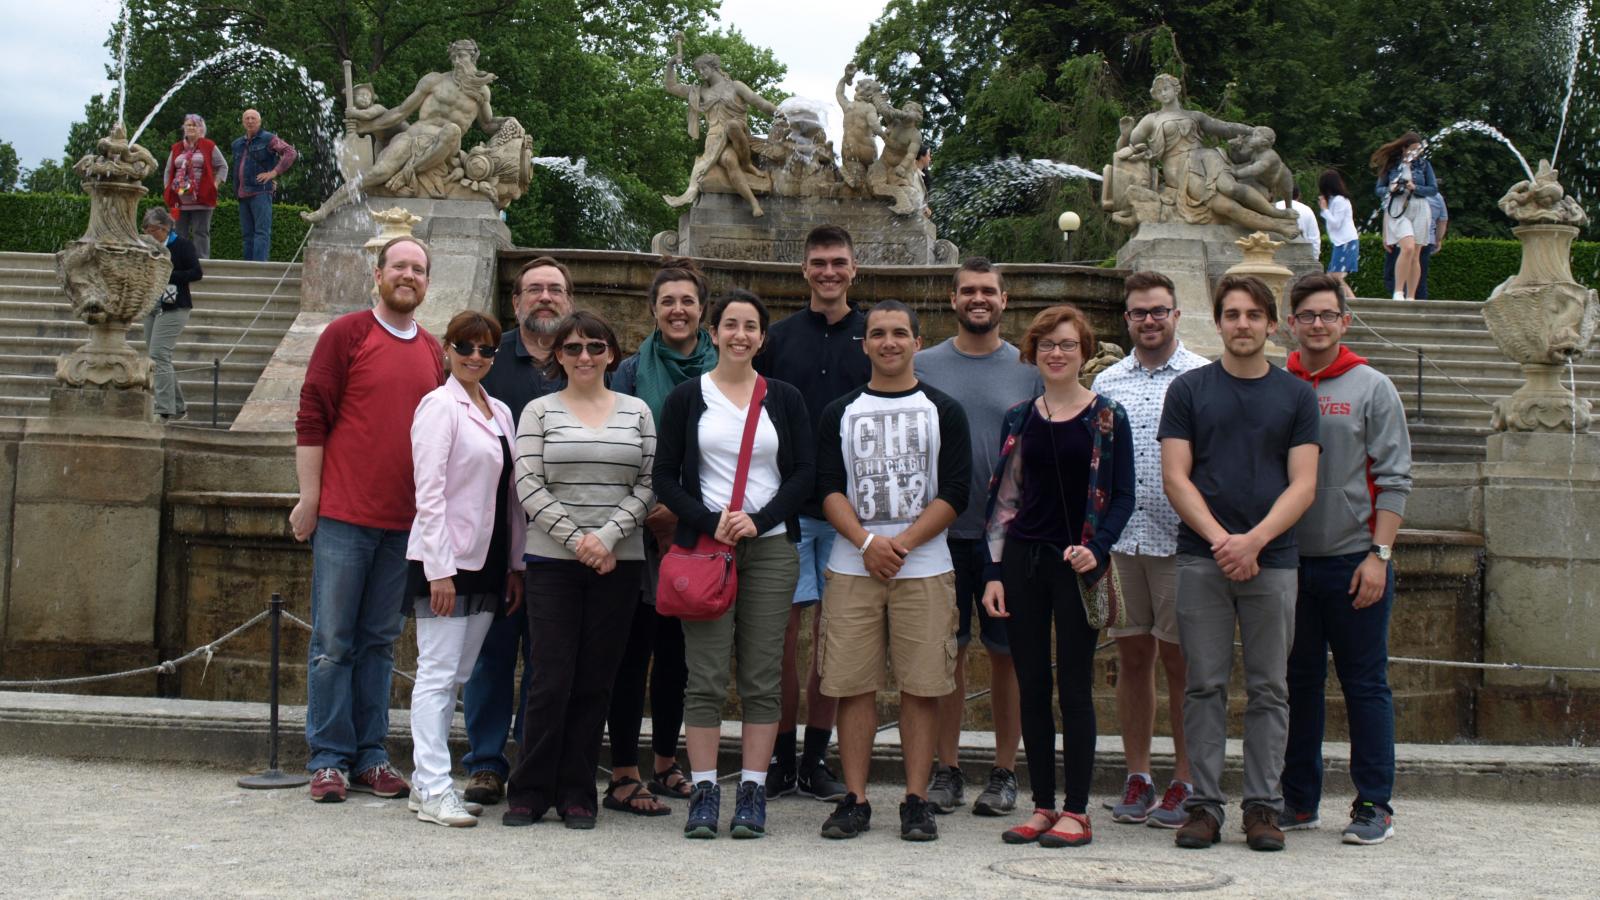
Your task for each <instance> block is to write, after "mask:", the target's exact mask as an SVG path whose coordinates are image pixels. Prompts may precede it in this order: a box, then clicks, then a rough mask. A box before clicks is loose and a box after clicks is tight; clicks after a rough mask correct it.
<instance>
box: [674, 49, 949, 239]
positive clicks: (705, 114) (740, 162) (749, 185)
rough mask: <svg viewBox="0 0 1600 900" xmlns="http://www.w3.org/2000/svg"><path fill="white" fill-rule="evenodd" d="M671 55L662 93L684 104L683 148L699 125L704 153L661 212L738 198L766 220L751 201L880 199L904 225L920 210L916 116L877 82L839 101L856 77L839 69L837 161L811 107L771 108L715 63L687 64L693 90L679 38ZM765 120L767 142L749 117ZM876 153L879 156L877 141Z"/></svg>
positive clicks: (910, 104) (787, 104) (712, 57)
mask: <svg viewBox="0 0 1600 900" xmlns="http://www.w3.org/2000/svg"><path fill="white" fill-rule="evenodd" d="M676 37H677V40H678V52H677V54H676V55H674V56H673V57H672V58H671V59H670V60H669V61H668V63H667V70H666V78H665V85H664V86H665V88H666V90H667V92H668V93H670V94H672V95H674V96H677V97H682V98H684V99H685V100H687V101H688V102H689V109H688V127H689V136H690V137H691V138H699V137H700V120H701V119H702V118H704V119H705V123H706V137H705V145H704V149H703V150H702V151H701V153H700V156H699V157H698V158H697V159H695V161H694V168H693V169H691V170H690V172H689V186H688V189H687V190H685V191H684V192H683V193H682V194H679V195H678V196H676V197H665V196H664V197H663V198H662V199H664V200H666V201H667V203H668V205H670V206H674V207H678V206H688V205H690V204H692V203H694V201H695V199H696V198H697V197H699V196H700V195H701V194H702V193H705V192H729V193H737V194H739V196H741V197H743V198H744V199H745V201H746V202H747V203H749V204H750V213H751V215H753V216H755V217H757V218H760V217H761V216H762V215H764V213H763V211H762V209H761V202H760V201H759V200H757V199H756V194H757V193H770V194H776V195H778V196H784V197H831V198H841V197H857V198H884V199H887V200H889V201H890V202H891V204H892V206H891V210H892V211H893V212H894V213H895V214H897V215H902V216H908V215H912V214H914V213H917V212H918V211H920V210H921V209H922V205H923V185H922V177H921V174H920V173H919V172H918V171H917V169H916V159H917V156H918V153H919V152H920V150H921V148H922V106H921V104H918V103H916V102H914V101H907V102H906V103H905V104H903V105H902V106H900V107H899V108H898V109H897V108H895V107H894V106H893V105H891V104H890V102H889V98H888V96H887V95H886V94H885V93H884V91H883V89H882V88H881V87H880V86H879V85H878V83H877V82H876V81H873V80H872V79H870V78H863V79H861V80H860V81H859V82H856V83H855V86H854V88H855V96H854V97H853V98H852V97H850V96H847V94H846V90H847V89H848V88H850V86H851V84H850V83H851V81H852V80H853V79H854V78H855V76H856V67H855V66H854V65H849V66H846V67H845V70H844V76H843V77H842V78H840V79H839V84H838V87H837V88H836V89H835V91H834V96H835V98H836V99H837V100H838V102H839V107H840V109H841V110H842V111H843V113H844V135H843V140H842V141H841V142H840V143H841V146H840V148H839V152H838V153H837V154H836V153H835V152H834V149H833V144H832V142H831V141H829V140H828V138H827V136H826V134H825V130H824V118H823V116H824V115H825V111H824V110H823V109H822V108H821V106H820V105H819V104H815V103H810V102H807V101H805V100H802V99H800V98H796V97H790V98H789V99H787V100H785V101H783V102H782V103H778V104H773V103H772V102H771V101H769V100H767V99H766V98H764V97H762V96H761V95H759V94H757V93H756V92H755V91H753V90H751V89H750V86H749V85H747V84H745V83H744V82H742V81H738V80H736V79H734V78H730V77H729V76H728V74H727V73H726V72H724V71H723V70H722V60H721V59H720V58H719V57H718V56H717V55H716V54H715V53H704V54H701V55H700V56H697V57H695V60H694V64H693V65H694V71H695V75H696V76H698V78H699V83H697V84H683V83H681V82H680V81H678V67H679V66H680V65H682V64H683V36H682V35H681V34H680V35H677V36H676ZM752 106H753V107H755V108H756V109H758V110H760V111H762V112H764V113H766V114H768V115H770V116H772V127H771V129H770V130H769V131H768V133H767V135H766V136H765V137H759V136H756V135H754V134H752V133H751V131H750V122H749V109H750V107H752ZM879 138H881V139H882V140H883V150H882V152H881V153H880V152H879V150H878V139H879Z"/></svg>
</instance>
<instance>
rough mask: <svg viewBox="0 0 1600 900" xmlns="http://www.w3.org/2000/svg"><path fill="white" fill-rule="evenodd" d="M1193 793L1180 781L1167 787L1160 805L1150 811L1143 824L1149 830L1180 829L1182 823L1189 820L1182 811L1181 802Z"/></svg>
mask: <svg viewBox="0 0 1600 900" xmlns="http://www.w3.org/2000/svg"><path fill="white" fill-rule="evenodd" d="M1193 793H1194V791H1192V790H1190V789H1189V786H1188V785H1186V784H1184V783H1183V782H1181V781H1174V782H1172V783H1171V784H1169V785H1167V792H1166V793H1165V794H1162V795H1161V803H1160V804H1159V805H1157V806H1156V808H1155V809H1152V810H1150V818H1149V819H1147V820H1145V824H1146V825H1148V826H1150V827H1151V828H1182V827H1183V823H1184V822H1187V821H1188V820H1189V815H1188V813H1185V812H1184V811H1183V801H1185V800H1187V799H1189V795H1190V794H1193Z"/></svg>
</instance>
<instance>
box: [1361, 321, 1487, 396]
mask: <svg viewBox="0 0 1600 900" xmlns="http://www.w3.org/2000/svg"><path fill="white" fill-rule="evenodd" d="M1350 315H1351V316H1352V317H1353V318H1354V319H1355V320H1356V321H1357V322H1359V323H1360V324H1361V327H1362V328H1365V329H1366V330H1368V331H1370V332H1372V336H1373V337H1375V338H1377V339H1378V340H1380V341H1383V342H1384V343H1385V344H1388V345H1389V346H1391V347H1393V348H1395V349H1396V350H1404V351H1405V352H1407V353H1415V354H1417V359H1418V361H1419V362H1424V363H1427V364H1428V365H1430V366H1432V367H1433V368H1434V369H1435V370H1436V371H1438V373H1439V374H1440V375H1442V376H1443V377H1444V380H1446V381H1448V382H1450V383H1451V384H1453V385H1455V386H1456V387H1458V388H1461V389H1462V390H1463V391H1466V392H1467V394H1468V395H1469V396H1471V397H1472V398H1473V399H1474V400H1477V401H1478V402H1479V403H1482V404H1483V405H1484V406H1488V407H1493V406H1494V401H1493V400H1489V399H1487V398H1485V397H1484V396H1483V395H1482V394H1479V393H1478V392H1477V391H1474V390H1473V389H1472V388H1470V387H1467V386H1466V385H1464V384H1462V383H1461V382H1459V381H1457V380H1456V379H1454V378H1452V377H1451V376H1450V373H1448V372H1446V371H1445V370H1444V369H1441V368H1439V364H1438V363H1436V362H1434V361H1433V360H1431V359H1428V358H1427V354H1425V353H1423V351H1422V348H1421V347H1407V346H1405V345H1404V344H1396V343H1395V342H1394V341H1391V340H1389V339H1388V338H1386V337H1384V336H1383V334H1382V333H1381V332H1379V331H1378V329H1376V328H1374V327H1372V326H1371V325H1370V324H1368V323H1367V320H1366V319H1363V318H1361V314H1360V313H1358V312H1356V311H1355V308H1354V307H1351V309H1350ZM1417 390H1418V391H1419V392H1420V391H1421V390H1422V376H1421V375H1420V374H1419V375H1418V376H1417Z"/></svg>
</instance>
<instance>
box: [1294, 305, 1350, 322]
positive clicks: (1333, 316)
mask: <svg viewBox="0 0 1600 900" xmlns="http://www.w3.org/2000/svg"><path fill="white" fill-rule="evenodd" d="M1291 318H1293V319H1294V320H1295V321H1296V322H1299V323H1300V324H1301V325H1310V324H1311V323H1312V322H1315V321H1317V320H1318V319H1321V320H1322V324H1324V325H1332V324H1333V323H1335V322H1337V321H1339V320H1340V319H1342V318H1344V313H1342V312H1339V311H1338V310H1336V309H1325V310H1323V311H1322V312H1319V313H1317V312H1309V311H1308V312H1297V313H1295V314H1294V315H1293V316H1292V317H1291Z"/></svg>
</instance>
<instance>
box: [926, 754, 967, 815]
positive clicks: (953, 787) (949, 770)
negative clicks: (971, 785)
mask: <svg viewBox="0 0 1600 900" xmlns="http://www.w3.org/2000/svg"><path fill="white" fill-rule="evenodd" d="M966 786H967V780H966V778H965V777H964V776H963V775H962V774H961V770H960V769H959V768H957V767H955V766H940V765H935V766H934V767H933V777H932V778H930V779H929V783H928V803H929V804H930V805H932V806H933V811H934V812H936V813H952V812H955V811H956V807H958V806H963V805H965V804H966V802H967V798H966V792H967V790H966Z"/></svg>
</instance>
